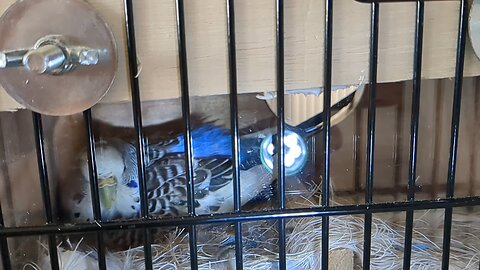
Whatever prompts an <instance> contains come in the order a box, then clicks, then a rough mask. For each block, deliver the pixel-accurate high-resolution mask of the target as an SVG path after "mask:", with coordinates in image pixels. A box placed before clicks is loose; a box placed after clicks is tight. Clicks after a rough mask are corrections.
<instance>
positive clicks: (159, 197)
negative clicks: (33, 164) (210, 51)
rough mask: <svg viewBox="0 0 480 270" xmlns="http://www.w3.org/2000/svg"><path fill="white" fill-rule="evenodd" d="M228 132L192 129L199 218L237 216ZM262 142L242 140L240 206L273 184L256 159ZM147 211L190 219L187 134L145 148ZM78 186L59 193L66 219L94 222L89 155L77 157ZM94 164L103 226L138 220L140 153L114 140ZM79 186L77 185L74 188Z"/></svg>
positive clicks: (100, 146) (102, 146)
mask: <svg viewBox="0 0 480 270" xmlns="http://www.w3.org/2000/svg"><path fill="white" fill-rule="evenodd" d="M230 138H231V135H230V131H229V130H225V129H223V128H220V127H217V126H214V125H211V124H205V125H203V126H201V127H199V128H196V129H193V130H192V141H193V143H192V145H193V156H194V159H193V170H194V176H193V179H194V180H193V181H194V185H195V195H194V197H195V205H194V207H195V209H196V214H212V213H222V212H231V211H233V180H232V172H233V170H232V159H231V155H232V152H231V149H232V148H231V139H230ZM260 143H261V140H260V139H259V138H257V137H250V138H242V139H241V145H242V147H241V149H242V151H241V152H240V163H241V169H242V171H241V173H240V181H241V202H242V205H243V204H245V203H247V202H249V201H250V200H251V199H253V198H255V197H257V196H258V195H259V194H260V193H262V192H263V191H264V190H265V189H266V188H269V186H270V185H271V184H272V181H273V177H272V175H271V173H270V172H269V171H268V170H267V169H266V168H265V167H264V166H262V164H261V162H260V161H259V158H258V147H259V145H260ZM146 145H147V147H146V149H145V164H146V185H147V193H148V210H149V213H150V215H151V216H153V217H163V216H179V215H186V214H187V179H186V175H185V170H186V168H185V157H184V140H183V135H179V136H177V137H175V138H172V139H169V140H165V141H161V142H159V143H154V144H148V143H147V144H146ZM78 160H79V173H78V175H79V176H80V178H81V179H80V181H71V183H69V184H68V185H67V188H68V191H66V190H61V191H60V194H61V204H62V209H63V212H64V219H65V220H66V221H68V222H75V223H77V222H90V221H92V220H93V214H92V210H91V206H92V204H91V193H90V184H89V170H88V161H87V154H86V151H84V152H82V153H80V155H79V159H78ZM96 165H97V174H98V185H99V193H100V204H101V214H102V220H103V221H111V220H117V219H124V220H125V219H131V218H136V217H138V216H139V214H140V189H139V182H138V166H137V153H136V148H135V147H134V145H133V144H131V143H128V142H125V141H122V140H120V139H116V138H109V139H102V140H99V141H98V142H97V143H96ZM76 184H77V186H75V185H76Z"/></svg>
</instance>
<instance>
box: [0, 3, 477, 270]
mask: <svg viewBox="0 0 480 270" xmlns="http://www.w3.org/2000/svg"><path fill="white" fill-rule="evenodd" d="M275 1H276V75H277V78H276V80H277V92H278V95H277V105H278V107H277V112H278V121H277V132H278V134H280V135H283V134H284V132H285V113H284V106H283V105H284V92H285V89H284V84H285V82H284V72H285V67H284V1H283V0H275ZM359 1H360V2H365V3H370V5H371V38H370V75H369V85H370V91H369V103H368V104H369V105H368V127H367V160H366V191H365V202H364V204H359V205H345V206H330V203H329V202H330V197H329V193H330V190H329V186H330V179H329V178H330V116H331V112H330V111H331V109H330V97H331V91H332V48H333V44H332V35H333V29H332V26H333V0H325V11H326V14H325V51H324V74H323V76H324V82H325V85H324V101H323V102H324V108H325V111H324V113H323V131H322V134H323V136H322V150H323V152H322V155H323V167H322V172H321V173H322V177H323V179H324V181H323V183H322V189H321V190H322V198H321V204H322V205H321V206H319V207H312V208H299V209H287V208H286V207H285V202H286V198H285V168H284V160H283V156H284V149H283V143H284V141H283V136H279V139H278V140H277V149H279V151H278V154H279V155H278V159H279V160H278V161H279V163H278V164H280V166H278V192H279V200H278V206H277V208H276V209H274V210H271V211H257V212H242V211H241V207H240V206H241V204H240V182H239V179H240V178H239V175H240V172H239V156H238V153H239V131H238V129H239V124H238V104H237V70H236V41H235V7H234V2H235V1H234V0H226V3H227V9H226V11H225V12H226V16H227V34H228V60H229V87H230V117H231V129H232V150H233V164H234V174H233V179H234V189H233V192H234V193H233V194H234V208H235V209H234V212H233V213H227V214H216V215H213V216H211V215H208V216H207V215H200V216H197V215H196V214H195V209H194V207H193V201H194V190H193V189H194V186H193V181H191V179H192V175H193V168H192V159H191V158H192V134H191V128H192V127H191V121H190V114H189V112H190V104H189V85H188V71H187V64H188V63H187V50H186V46H187V45H186V37H185V12H184V1H183V0H176V19H177V39H178V49H179V64H180V80H181V93H182V99H181V100H182V114H183V121H184V124H185V132H184V136H185V138H186V140H185V142H186V143H185V153H186V155H185V160H186V164H187V170H186V172H187V179H189V186H188V213H189V215H188V216H186V217H181V218H180V217H174V218H162V219H155V218H152V217H151V216H150V215H149V212H148V208H147V205H148V204H147V195H146V183H145V174H146V172H145V162H144V155H145V153H144V151H145V150H144V149H145V148H144V144H145V136H144V133H143V130H142V114H141V112H142V109H141V98H140V89H139V88H140V87H139V82H138V78H137V77H136V76H135V75H136V74H137V71H138V70H137V55H136V44H135V27H134V12H133V4H134V1H133V0H124V9H125V10H124V11H125V12H124V15H125V26H126V28H125V32H126V35H127V47H128V63H129V77H130V87H131V90H132V108H133V115H134V125H135V130H136V148H137V161H138V169H139V170H138V172H139V175H138V177H139V182H140V193H141V202H142V203H141V218H140V219H138V220H131V221H121V222H102V221H101V211H100V204H99V193H98V186H97V172H96V166H95V139H94V131H93V128H92V116H91V112H90V110H87V111H85V112H84V113H83V117H84V122H85V126H86V132H87V138H88V140H87V142H86V143H87V146H88V155H89V172H90V180H91V181H90V185H91V191H92V202H93V205H92V207H93V213H94V218H95V220H94V222H92V223H88V224H78V225H76V226H67V225H65V224H56V223H55V222H54V220H53V214H52V204H51V198H50V194H49V179H48V174H47V165H46V156H45V149H44V135H43V127H42V116H41V115H39V114H37V113H33V127H34V131H35V142H36V151H37V158H38V168H39V173H40V184H41V189H42V196H43V203H44V207H45V213H46V220H47V224H46V225H45V226H30V227H5V226H4V221H3V216H2V211H1V205H0V251H1V258H2V262H3V267H4V269H11V260H10V256H9V250H8V244H7V238H9V237H16V236H32V235H47V236H48V240H49V253H50V261H51V266H52V268H53V269H55V270H56V269H59V263H58V256H57V246H56V235H57V234H67V233H79V232H80V233H85V232H96V234H97V245H98V246H97V248H98V258H99V259H98V263H99V264H98V267H99V269H106V261H105V248H104V244H103V241H102V239H103V232H104V231H107V230H118V229H124V228H128V229H142V230H143V233H144V234H145V236H146V237H145V243H144V251H145V252H144V254H145V266H146V269H152V252H151V246H150V243H151V235H150V228H152V227H161V226H185V227H186V228H188V232H189V241H190V260H191V268H192V269H197V268H198V265H197V239H196V226H197V225H200V224H207V223H221V222H233V223H234V224H235V251H236V255H235V256H236V266H237V269H242V268H243V259H242V258H243V256H242V233H241V227H242V222H245V221H253V220H261V219H276V220H278V221H279V222H278V224H279V245H278V246H279V266H280V269H286V267H287V266H286V250H285V241H286V240H285V239H286V233H285V220H286V219H290V218H299V217H321V218H322V261H321V264H322V269H328V259H329V256H328V245H329V217H330V216H335V215H351V214H362V215H364V216H365V227H364V249H363V250H364V253H363V254H364V255H363V269H367V270H368V269H370V252H371V229H372V214H373V213H379V212H405V214H406V226H405V245H404V258H403V269H409V268H410V263H411V253H412V231H413V214H414V211H415V210H420V209H438V208H441V209H445V220H444V222H445V223H444V234H443V258H442V269H448V267H449V255H450V241H451V228H452V211H453V208H454V207H463V206H473V205H480V196H471V197H463V198H456V197H455V196H454V191H455V190H454V188H455V168H456V163H457V146H458V136H459V135H458V134H459V122H460V106H461V94H462V80H463V69H464V57H465V42H466V35H467V16H468V12H467V8H468V7H467V6H468V3H467V0H460V13H459V18H460V20H459V26H458V29H459V30H458V40H457V56H456V70H455V84H454V99H453V108H452V120H451V141H450V153H449V163H448V164H449V166H448V179H447V196H446V197H445V198H442V199H438V200H421V201H419V200H416V199H415V178H416V163H417V144H418V125H419V108H420V91H421V71H422V46H423V23H424V2H425V1H427V0H416V1H415V0H403V1H415V2H416V29H415V40H414V43H415V47H414V66H413V70H414V72H413V89H412V90H413V102H412V114H411V127H410V128H411V130H410V155H409V171H408V195H407V200H406V201H402V202H388V203H374V202H373V186H374V162H373V161H374V147H375V111H376V105H375V98H376V90H377V66H378V64H377V58H378V39H379V37H378V36H379V34H378V28H379V12H380V3H383V2H398V1H399V0H396V1H392V0H370V1H367V0H359ZM437 1H439V0H437Z"/></svg>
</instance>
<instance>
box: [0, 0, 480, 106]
mask: <svg viewBox="0 0 480 270" xmlns="http://www.w3.org/2000/svg"><path fill="white" fill-rule="evenodd" d="M12 2H13V0H7V1H1V2H0V12H2V11H3V10H5V9H6V8H7V7H8V6H9V5H10V4H11V3H12ZM90 2H91V3H92V4H93V5H94V6H95V7H96V8H98V10H99V12H100V13H101V14H102V15H103V16H104V17H105V18H106V20H107V21H108V22H109V24H110V26H111V27H112V29H113V32H114V34H115V37H116V39H117V43H118V48H119V69H118V76H117V78H116V81H115V84H114V86H113V88H112V89H111V91H110V92H109V94H108V95H107V96H106V97H105V98H104V99H103V100H102V102H104V103H105V102H108V103H112V102H119V101H128V100H130V94H129V89H128V88H129V83H128V76H127V73H126V71H127V68H126V65H125V55H126V48H125V34H124V19H123V16H124V13H123V1H122V0H90ZM134 5H135V24H136V34H137V43H138V44H137V49H138V57H139V60H140V61H141V73H140V85H141V91H142V98H143V99H145V100H157V99H170V98H176V97H178V96H179V95H180V89H179V81H178V57H177V54H178V50H177V39H176V24H175V1H174V0H162V1H158V0H142V1H135V3H134ZM425 5H426V8H425V10H426V13H425V42H424V56H423V60H424V66H423V76H424V77H425V78H449V77H453V76H454V69H455V54H456V51H455V49H456V38H457V31H458V13H459V2H458V1H433V2H428V3H426V4H425ZM185 8H186V28H187V46H188V50H187V53H188V69H189V82H190V91H191V94H192V95H197V96H200V95H218V94H226V93H227V92H228V83H227V82H228V72H227V68H228V62H227V46H226V41H227V37H226V17H225V9H226V7H225V1H224V0H202V1H192V0H190V1H189V0H186V1H185ZM236 16H237V18H236V19H237V20H236V27H237V31H236V33H237V57H238V83H239V85H238V87H239V89H238V90H239V92H240V93H248V92H262V91H270V90H274V89H275V1H271V0H270V1H267V0H243V1H237V2H236ZM414 23H415V3H394V4H382V5H381V8H380V29H379V31H380V44H379V74H378V80H379V82H393V81H402V80H409V79H411V78H412V71H413V68H412V66H413V44H414V43H413V37H414V31H415V29H414ZM323 28H324V2H323V1H316V0H286V1H285V30H286V33H285V68H286V70H285V80H286V88H287V89H299V88H311V87H319V86H322V84H323V47H324V46H323V45H324V44H323ZM369 36H370V6H369V5H368V4H362V3H359V2H356V1H354V0H340V1H334V44H333V46H334V50H333V83H334V84H335V85H346V84H355V83H358V80H359V77H360V76H362V75H368V66H369V63H368V59H369ZM466 53H467V54H466V61H465V76H476V75H478V74H480V61H479V60H478V59H477V58H476V57H475V55H474V54H473V52H472V48H471V46H470V44H467V51H466ZM0 93H1V94H0V110H12V109H16V108H19V105H18V104H16V103H15V102H13V101H12V100H11V98H9V97H8V96H7V94H6V93H5V92H4V91H3V90H2V91H0Z"/></svg>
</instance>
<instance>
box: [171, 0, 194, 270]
mask: <svg viewBox="0 0 480 270" xmlns="http://www.w3.org/2000/svg"><path fill="white" fill-rule="evenodd" d="M176 15H177V39H178V57H179V68H180V84H181V93H182V117H183V123H184V124H185V130H184V138H185V143H184V145H185V165H186V168H185V173H186V178H187V182H188V185H187V193H188V194H187V198H188V199H187V202H188V204H187V205H188V213H189V215H190V216H195V195H194V194H195V183H194V182H193V163H192V162H193V161H192V158H193V153H192V126H191V121H190V95H189V86H188V67H187V45H186V37H185V8H184V3H183V0H176ZM189 242H190V263H191V267H192V269H197V268H198V263H197V262H198V256H197V232H196V226H195V225H190V226H189Z"/></svg>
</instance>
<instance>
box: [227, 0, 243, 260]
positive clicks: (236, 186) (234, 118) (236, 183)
mask: <svg viewBox="0 0 480 270" xmlns="http://www.w3.org/2000/svg"><path fill="white" fill-rule="evenodd" d="M227 36H228V70H229V86H230V128H231V130H232V131H231V134H232V161H233V175H232V177H233V204H234V211H235V213H240V211H241V207H242V201H241V194H240V160H239V154H238V153H240V145H239V144H240V143H239V142H240V137H239V135H238V99H237V53H236V51H237V49H236V38H235V0H227ZM235 261H236V266H237V269H243V243H242V223H241V222H236V223H235Z"/></svg>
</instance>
